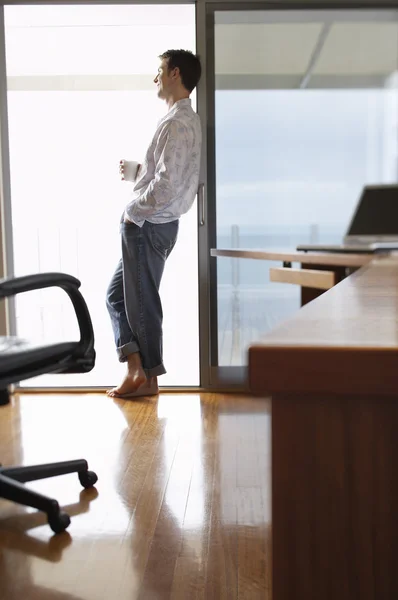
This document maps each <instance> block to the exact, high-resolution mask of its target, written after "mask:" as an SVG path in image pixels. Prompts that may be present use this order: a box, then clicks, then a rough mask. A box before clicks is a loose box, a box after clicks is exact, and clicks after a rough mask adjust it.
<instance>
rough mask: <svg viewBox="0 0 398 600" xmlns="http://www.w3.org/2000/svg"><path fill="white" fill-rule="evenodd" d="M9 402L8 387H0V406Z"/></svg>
mask: <svg viewBox="0 0 398 600" xmlns="http://www.w3.org/2000/svg"><path fill="white" fill-rule="evenodd" d="M9 403H10V392H9V389H8V388H4V389H0V406H5V405H6V404H9Z"/></svg>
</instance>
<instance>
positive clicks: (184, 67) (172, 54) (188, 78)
mask: <svg viewBox="0 0 398 600" xmlns="http://www.w3.org/2000/svg"><path fill="white" fill-rule="evenodd" d="M159 58H163V59H165V60H166V59H167V61H168V67H169V71H170V70H172V69H175V68H178V69H179V70H180V75H181V81H182V85H183V86H184V87H185V88H186V89H187V90H188V92H192V90H193V89H195V87H196V86H197V85H198V82H199V79H200V76H201V74H202V67H201V64H200V60H199V57H198V56H195V54H193V53H192V52H190V51H189V50H167V51H166V52H164V53H163V54H161V55H160V57H159Z"/></svg>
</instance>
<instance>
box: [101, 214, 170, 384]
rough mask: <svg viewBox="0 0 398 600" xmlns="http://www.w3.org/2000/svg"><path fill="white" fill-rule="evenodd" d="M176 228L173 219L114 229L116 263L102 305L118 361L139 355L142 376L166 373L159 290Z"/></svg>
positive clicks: (122, 225)
mask: <svg viewBox="0 0 398 600" xmlns="http://www.w3.org/2000/svg"><path fill="white" fill-rule="evenodd" d="M178 226H179V221H178V220H176V221H172V222H171V223H162V224H156V225H155V224H153V223H149V222H148V221H145V223H144V225H143V226H142V227H138V225H135V224H134V223H121V224H120V231H121V238H122V259H121V260H120V262H119V264H118V266H117V267H116V271H115V273H114V275H113V277H112V279H111V282H110V284H109V287H108V291H107V296H106V304H107V308H108V311H109V315H110V318H111V323H112V328H113V334H114V338H115V343H116V350H117V355H118V358H119V360H120V362H125V361H126V360H127V357H128V356H129V355H130V354H133V353H134V352H139V353H140V355H141V361H142V366H143V368H144V370H145V372H146V375H147V376H148V377H155V376H158V375H163V374H164V373H166V369H165V368H164V365H163V332H162V324H163V311H162V303H161V300H160V295H159V287H160V282H161V279H162V275H163V271H164V265H165V263H166V260H167V258H168V256H169V255H170V252H171V251H172V249H173V248H174V245H175V243H176V241H177V235H178Z"/></svg>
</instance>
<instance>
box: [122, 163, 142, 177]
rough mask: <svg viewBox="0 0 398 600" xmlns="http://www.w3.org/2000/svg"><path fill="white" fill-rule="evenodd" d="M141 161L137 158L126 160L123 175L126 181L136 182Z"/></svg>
mask: <svg viewBox="0 0 398 600" xmlns="http://www.w3.org/2000/svg"><path fill="white" fill-rule="evenodd" d="M138 166H139V163H138V162H136V161H135V160H125V161H124V168H123V176H124V179H125V181H131V182H134V181H135V180H136V177H137V173H138Z"/></svg>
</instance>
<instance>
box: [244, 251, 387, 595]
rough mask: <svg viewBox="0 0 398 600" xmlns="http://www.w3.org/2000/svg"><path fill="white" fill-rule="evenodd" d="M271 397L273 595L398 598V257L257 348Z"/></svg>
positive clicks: (255, 360) (253, 369) (381, 262)
mask: <svg viewBox="0 0 398 600" xmlns="http://www.w3.org/2000/svg"><path fill="white" fill-rule="evenodd" d="M249 378H250V386H251V388H252V390H253V391H254V392H255V393H257V394H261V395H268V394H270V395H271V396H272V531H273V598H274V600H393V599H395V598H398V568H397V566H398V258H397V257H395V256H391V257H390V258H382V259H377V260H373V261H371V262H370V263H369V264H368V265H367V266H365V267H363V268H362V269H360V270H359V271H357V272H356V273H355V274H353V275H351V276H349V277H348V278H347V279H345V280H344V281H342V282H341V283H339V284H338V285H336V286H335V287H333V288H332V289H330V290H329V291H327V292H326V293H325V294H323V295H322V296H321V297H320V298H318V299H316V300H314V301H313V302H311V303H310V304H308V305H307V306H305V307H304V308H302V309H300V310H299V311H298V313H297V314H296V316H294V317H293V318H292V319H290V320H288V321H286V322H285V323H284V324H282V325H281V326H279V327H278V328H277V329H275V330H274V331H273V332H271V333H270V334H269V335H267V336H265V337H264V339H263V340H261V341H260V342H259V343H257V344H254V345H253V346H252V347H251V348H250V351H249Z"/></svg>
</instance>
